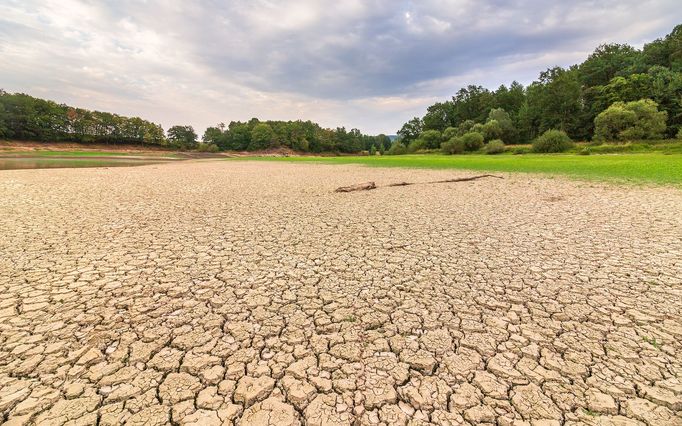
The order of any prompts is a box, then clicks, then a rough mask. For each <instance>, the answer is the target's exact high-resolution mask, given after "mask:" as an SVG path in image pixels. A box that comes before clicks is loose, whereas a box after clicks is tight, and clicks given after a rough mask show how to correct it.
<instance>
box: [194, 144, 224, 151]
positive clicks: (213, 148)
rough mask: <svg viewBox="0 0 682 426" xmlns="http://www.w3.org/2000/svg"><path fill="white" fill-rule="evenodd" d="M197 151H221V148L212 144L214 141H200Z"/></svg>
mask: <svg viewBox="0 0 682 426" xmlns="http://www.w3.org/2000/svg"><path fill="white" fill-rule="evenodd" d="M197 151H198V152H218V151H220V148H218V146H217V145H215V144H212V143H200V144H199V145H198V146H197Z"/></svg>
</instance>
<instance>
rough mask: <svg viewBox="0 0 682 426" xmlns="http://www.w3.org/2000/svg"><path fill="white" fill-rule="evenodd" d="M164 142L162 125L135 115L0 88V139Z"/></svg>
mask: <svg viewBox="0 0 682 426" xmlns="http://www.w3.org/2000/svg"><path fill="white" fill-rule="evenodd" d="M2 138H4V139H18V140H31V141H44V142H53V141H55V142H60V141H68V142H80V143H111V144H149V145H164V144H165V143H166V137H165V134H164V131H163V128H162V127H161V126H160V125H158V124H155V123H152V122H150V121H147V120H143V119H141V118H139V117H124V116H121V115H118V114H112V113H109V112H101V111H89V110H87V109H83V108H74V107H71V106H68V105H65V104H58V103H56V102H53V101H49V100H44V99H39V98H35V97H33V96H29V95H26V94H23V93H7V92H5V91H4V90H1V89H0V139H2Z"/></svg>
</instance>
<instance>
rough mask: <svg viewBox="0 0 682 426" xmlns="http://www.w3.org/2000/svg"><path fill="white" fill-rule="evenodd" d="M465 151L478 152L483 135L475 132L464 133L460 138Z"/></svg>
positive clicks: (481, 144)
mask: <svg viewBox="0 0 682 426" xmlns="http://www.w3.org/2000/svg"><path fill="white" fill-rule="evenodd" d="M461 139H462V142H463V143H464V150H465V151H478V150H479V149H481V148H482V147H483V135H482V134H480V133H477V132H469V133H465V134H464V136H462V138H461Z"/></svg>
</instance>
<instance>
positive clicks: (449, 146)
mask: <svg viewBox="0 0 682 426" xmlns="http://www.w3.org/2000/svg"><path fill="white" fill-rule="evenodd" d="M440 149H441V150H442V151H443V154H450V155H452V154H461V153H463V152H464V142H463V141H462V138H458V137H454V138H451V139H450V140H449V141H447V142H443V143H442V144H441V146H440Z"/></svg>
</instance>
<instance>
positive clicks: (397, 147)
mask: <svg viewBox="0 0 682 426" xmlns="http://www.w3.org/2000/svg"><path fill="white" fill-rule="evenodd" d="M406 153H407V148H405V145H403V143H402V142H398V141H395V142H393V145H391V147H390V148H389V149H388V151H386V155H402V154H406Z"/></svg>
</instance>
